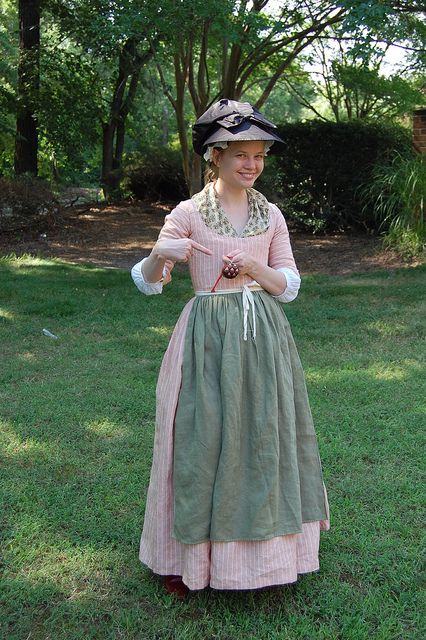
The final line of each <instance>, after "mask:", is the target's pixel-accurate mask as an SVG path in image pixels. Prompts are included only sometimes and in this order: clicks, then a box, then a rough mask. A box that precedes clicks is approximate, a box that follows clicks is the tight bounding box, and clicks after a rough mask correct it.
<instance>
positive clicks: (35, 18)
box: [15, 0, 40, 176]
mask: <svg viewBox="0 0 426 640" xmlns="http://www.w3.org/2000/svg"><path fill="white" fill-rule="evenodd" d="M18 16H19V66H18V87H17V114H16V138H15V174H16V175H19V174H22V173H31V174H33V175H34V176H36V175H37V172H38V167H37V151H38V126H37V116H36V111H37V101H38V92H39V85H40V0H19V5H18Z"/></svg>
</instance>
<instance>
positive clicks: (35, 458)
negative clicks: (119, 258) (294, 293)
mask: <svg viewBox="0 0 426 640" xmlns="http://www.w3.org/2000/svg"><path fill="white" fill-rule="evenodd" d="M425 285H426V268H425V267H418V268H412V269H403V270H401V271H397V272H393V273H387V272H381V273H375V274H371V275H354V276H352V277H336V278H331V277H325V276H324V277H311V278H308V277H307V278H305V281H304V286H303V290H302V292H301V294H300V296H299V298H298V299H297V300H296V301H295V302H293V303H292V304H290V305H287V306H286V312H287V315H288V317H289V319H290V322H291V324H292V327H293V333H294V335H295V338H296V342H297V344H298V346H299V352H300V355H301V358H302V362H303V364H304V367H305V372H306V377H307V382H308V387H309V393H310V398H311V404H312V410H313V414H314V418H315V422H316V429H317V434H318V439H319V444H320V450H321V457H322V461H323V467H324V477H325V482H326V485H327V489H328V493H329V499H330V505H331V524H332V528H331V530H330V531H329V532H324V533H322V534H321V570H320V572H319V573H317V574H309V575H306V576H303V577H302V578H301V579H300V580H299V582H298V583H297V584H295V585H292V586H289V587H284V588H273V589H268V590H264V591H257V592H217V591H213V590H209V589H207V590H204V591H202V592H195V593H194V594H191V597H190V598H189V599H188V600H187V601H186V602H184V603H179V602H177V601H174V600H173V599H171V598H170V597H168V596H167V595H165V594H164V593H163V590H162V585H161V583H160V582H159V581H158V580H157V579H156V578H155V577H153V576H152V575H151V573H150V572H149V571H148V570H147V569H145V568H144V567H143V566H142V565H141V564H140V563H139V560H138V546H139V537H140V531H141V528H142V522H143V513H144V500H145V496H146V489H147V484H148V479H149V470H150V463H151V453H152V442H153V427H154V412H155V403H154V390H155V382H156V376H157V372H158V368H159V365H160V362H161V357H162V354H163V352H164V350H165V348H166V345H167V341H168V338H169V336H170V333H171V330H172V328H173V325H174V323H175V322H176V319H177V318H178V315H179V313H180V311H181V309H182V307H183V305H184V304H185V302H186V301H187V300H188V299H189V298H190V296H191V290H190V283H189V280H188V278H187V276H186V275H184V274H182V273H177V274H176V275H175V276H174V279H173V283H172V284H171V285H170V286H168V287H166V288H165V291H164V294H163V295H162V296H151V297H144V296H142V295H141V294H139V293H138V291H137V290H136V288H135V287H134V286H133V283H132V282H131V280H130V277H129V274H127V273H125V272H122V271H116V270H105V269H97V268H90V267H83V266H76V265H67V264H65V263H61V262H58V261H48V260H41V259H35V258H21V259H14V258H8V259H7V258H6V259H2V260H0V296H1V300H0V333H1V335H0V340H1V342H0V345H1V368H0V376H1V385H0V407H1V422H0V424H1V431H0V492H1V498H0V500H1V502H0V517H1V531H0V535H1V560H0V563H1V565H0V572H1V583H0V584H1V586H0V602H1V610H0V636H1V637H2V638H3V637H4V638H5V639H7V640H25V639H28V640H41V639H43V640H47V639H50V640H77V639H78V640H80V639H81V640H83V639H84V640H88V639H92V638H96V639H101V640H104V639H105V640H109V639H144V640H145V639H146V640H148V639H149V640H151V639H152V640H154V639H157V640H247V639H250V640H251V639H253V640H254V639H259V640H278V639H280V640H338V639H339V640H340V639H341V640H364V639H365V640H367V639H370V638H374V639H375V640H394V639H401V640H413V639H416V640H417V639H419V640H420V638H423V637H425V633H424V632H425V630H424V628H422V618H423V617H424V596H423V595H422V593H423V594H424V591H423V592H422V585H421V582H420V567H419V565H420V560H421V555H422V545H421V537H422V531H423V523H424V518H423V514H422V511H421V508H422V505H423V504H424V493H423V489H422V485H421V472H422V469H423V456H424V454H423V451H424V449H423V446H424V444H423V443H422V441H421V440H422V432H423V427H424V423H425V416H426V408H425V398H426V388H425V369H424V361H425V351H426V350H425V317H426V302H425V301H426V286H425ZM43 328H47V329H49V330H50V331H51V332H53V333H54V334H56V335H57V336H59V339H58V340H53V339H51V338H48V337H45V336H43V335H42V329H43Z"/></svg>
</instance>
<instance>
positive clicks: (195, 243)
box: [190, 240, 213, 256]
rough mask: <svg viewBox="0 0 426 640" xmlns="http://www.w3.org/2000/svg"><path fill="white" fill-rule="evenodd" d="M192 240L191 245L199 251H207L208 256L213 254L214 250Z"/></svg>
mask: <svg viewBox="0 0 426 640" xmlns="http://www.w3.org/2000/svg"><path fill="white" fill-rule="evenodd" d="M190 242H191V247H192V248H193V249H196V250H197V251H201V253H205V254H206V255H208V256H211V255H212V254H213V251H211V250H210V249H207V247H204V246H203V245H202V244H199V243H198V242H195V240H191V241H190Z"/></svg>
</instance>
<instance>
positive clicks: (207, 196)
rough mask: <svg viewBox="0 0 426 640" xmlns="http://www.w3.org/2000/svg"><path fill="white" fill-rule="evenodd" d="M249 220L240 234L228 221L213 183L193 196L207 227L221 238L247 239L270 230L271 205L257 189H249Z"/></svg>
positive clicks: (209, 183)
mask: <svg viewBox="0 0 426 640" xmlns="http://www.w3.org/2000/svg"><path fill="white" fill-rule="evenodd" d="M247 198H248V213H249V219H248V221H247V224H246V226H245V227H244V229H243V231H242V232H241V233H240V234H238V233H237V231H236V230H235V229H234V227H233V225H232V224H231V223H230V221H229V220H228V218H227V216H226V213H225V211H224V210H223V207H222V205H221V204H220V201H219V198H218V196H217V193H216V190H215V188H214V183H213V182H208V183H207V184H206V186H205V187H204V189H203V190H202V191H200V192H199V193H196V194H195V195H193V196H192V200H193V201H194V203H195V206H196V207H197V209H198V211H199V213H200V215H201V218H202V220H203V222H204V224H205V225H207V226H208V227H209V228H210V229H213V231H215V232H216V233H217V234H219V235H221V236H231V237H234V238H247V237H249V236H257V235H260V234H261V233H265V231H267V230H268V229H269V224H270V218H269V205H268V201H267V199H266V198H265V196H264V195H262V194H261V193H260V192H259V191H256V189H247Z"/></svg>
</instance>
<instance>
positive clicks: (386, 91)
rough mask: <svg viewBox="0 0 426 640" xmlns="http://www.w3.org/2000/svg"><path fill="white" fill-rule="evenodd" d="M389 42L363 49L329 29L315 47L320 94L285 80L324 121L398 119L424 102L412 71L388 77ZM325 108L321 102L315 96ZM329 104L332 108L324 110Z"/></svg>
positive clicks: (312, 54)
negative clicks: (386, 71)
mask: <svg viewBox="0 0 426 640" xmlns="http://www.w3.org/2000/svg"><path fill="white" fill-rule="evenodd" d="M389 47H390V45H389V44H386V45H384V46H382V47H379V46H378V45H377V44H375V45H374V46H369V47H367V46H366V45H364V47H363V50H362V51H360V50H359V48H358V47H355V46H354V43H353V42H352V41H350V40H347V39H343V38H342V37H340V36H339V33H338V30H335V29H329V30H327V32H326V33H325V34H324V36H323V37H321V38H319V39H318V41H317V42H316V43H315V44H313V45H312V52H311V56H310V59H311V61H313V60H315V62H316V64H317V67H318V70H313V71H312V72H311V73H312V75H313V76H317V77H318V81H317V83H316V85H315V88H316V92H315V93H316V95H314V96H312V95H311V96H308V95H306V94H305V93H304V91H303V88H302V90H301V89H300V87H298V86H296V85H295V83H294V81H293V78H290V77H288V78H284V82H285V83H286V85H287V87H288V89H289V91H290V92H291V93H292V94H293V95H294V96H295V97H296V98H297V99H298V100H299V102H300V104H301V105H303V106H304V107H306V108H307V109H310V110H311V111H312V112H313V113H315V115H316V116H317V117H319V118H320V119H322V120H330V119H334V120H335V121H336V122H340V121H342V120H357V119H359V120H370V119H383V118H394V117H397V116H402V115H405V114H407V113H411V111H412V110H413V109H414V108H415V107H416V105H418V104H419V103H421V102H422V100H423V95H422V92H421V91H420V90H419V89H418V88H417V87H416V82H415V79H414V78H413V77H412V73H410V75H409V76H408V77H407V78H404V74H403V73H402V72H401V71H400V72H399V73H395V74H393V75H384V74H383V73H382V66H383V63H384V61H385V54H386V52H387V50H388V49H389ZM318 97H319V98H320V99H321V101H322V102H321V106H318V105H317V98H318ZM324 106H325V107H327V106H328V110H326V109H324Z"/></svg>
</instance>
